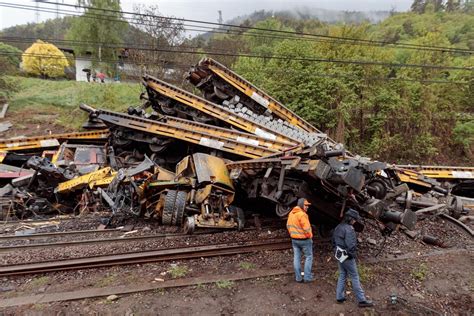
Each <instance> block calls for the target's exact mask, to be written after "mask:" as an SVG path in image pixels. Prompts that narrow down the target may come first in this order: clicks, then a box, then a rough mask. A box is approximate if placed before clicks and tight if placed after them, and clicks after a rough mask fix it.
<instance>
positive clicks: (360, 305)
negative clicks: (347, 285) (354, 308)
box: [359, 301, 374, 307]
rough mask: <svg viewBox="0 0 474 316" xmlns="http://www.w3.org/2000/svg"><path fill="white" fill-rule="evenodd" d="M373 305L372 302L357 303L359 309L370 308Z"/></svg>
mask: <svg viewBox="0 0 474 316" xmlns="http://www.w3.org/2000/svg"><path fill="white" fill-rule="evenodd" d="M372 306H374V303H373V302H372V301H362V302H359V307H372Z"/></svg>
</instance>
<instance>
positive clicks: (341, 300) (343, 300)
mask: <svg viewBox="0 0 474 316" xmlns="http://www.w3.org/2000/svg"><path fill="white" fill-rule="evenodd" d="M345 301H346V299H345V298H341V299H340V300H336V302H337V304H343V303H344V302H345Z"/></svg>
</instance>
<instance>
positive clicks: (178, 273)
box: [168, 265, 189, 279]
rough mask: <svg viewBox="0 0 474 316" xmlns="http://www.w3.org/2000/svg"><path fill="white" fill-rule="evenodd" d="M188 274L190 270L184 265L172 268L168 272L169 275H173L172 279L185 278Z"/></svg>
mask: <svg viewBox="0 0 474 316" xmlns="http://www.w3.org/2000/svg"><path fill="white" fill-rule="evenodd" d="M188 272H189V269H188V267H187V266H185V265H182V266H179V265H175V266H172V267H171V268H170V269H169V270H168V273H169V274H171V277H172V278H173V279H176V278H181V277H184V276H185V275H186V274H188Z"/></svg>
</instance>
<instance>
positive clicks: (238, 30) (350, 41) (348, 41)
mask: <svg viewBox="0 0 474 316" xmlns="http://www.w3.org/2000/svg"><path fill="white" fill-rule="evenodd" d="M43 3H48V4H53V3H52V2H43ZM0 4H1V5H9V6H12V7H15V8H19V9H27V8H30V9H31V10H33V9H34V10H36V8H33V7H32V6H26V5H17V4H9V3H4V2H0ZM54 4H56V3H54ZM60 5H64V6H67V7H74V8H77V7H79V8H83V9H90V10H94V11H101V12H113V13H119V14H128V15H132V16H145V17H154V18H158V19H163V20H166V21H176V22H175V24H178V23H179V24H182V25H183V26H186V25H189V24H184V22H191V23H200V24H204V25H214V26H220V24H218V23H213V22H206V21H198V20H189V19H178V18H171V17H164V16H156V15H148V14H141V13H134V12H126V11H119V10H110V9H102V8H94V7H87V6H75V5H68V4H60ZM43 9H45V10H50V11H49V12H51V13H52V12H53V11H52V10H53V9H51V8H44V7H43ZM61 10H63V9H61ZM46 12H48V11H46ZM54 12H56V10H55V11H54ZM62 12H66V10H63V11H62ZM67 12H73V13H77V11H67ZM64 14H69V13H64ZM72 15H74V16H78V15H77V14H72ZM87 15H91V16H87ZM87 15H82V16H83V17H86V18H93V17H100V18H101V19H105V18H111V17H112V16H111V15H100V14H96V13H87ZM127 19H136V18H124V20H115V21H117V22H127V21H128V23H131V24H143V23H136V22H133V21H130V20H127ZM158 23H159V22H158ZM146 25H149V24H146ZM223 25H224V26H227V27H231V28H232V29H231V30H229V29H227V30H220V29H218V30H216V29H215V28H210V27H205V26H202V25H191V26H192V27H199V28H200V29H189V28H186V29H187V30H189V31H200V32H216V33H225V34H227V33H231V34H236V35H243V36H258V37H270V38H280V39H293V40H294V39H296V38H297V39H300V40H315V41H322V42H329V43H334V44H345V45H370V46H378V47H383V48H401V49H416V50H428V51H439V52H447V53H460V54H472V53H474V51H473V50H467V49H459V48H452V47H440V46H427V45H419V44H409V43H390V42H384V41H375V40H366V39H358V38H349V37H338V36H329V35H319V34H310V33H299V32H292V31H282V30H271V29H263V28H256V27H248V26H238V25H231V24H223ZM164 27H165V28H170V27H173V26H164ZM203 28H205V29H211V30H204V29H203ZM247 30H259V31H263V32H265V35H263V34H251V33H248V32H245V33H242V32H243V31H247ZM233 32H235V33H233ZM272 33H278V34H285V36H275V35H269V34H272ZM288 35H292V37H288ZM295 36H296V38H295Z"/></svg>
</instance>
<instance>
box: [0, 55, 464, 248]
mask: <svg viewBox="0 0 474 316" xmlns="http://www.w3.org/2000/svg"><path fill="white" fill-rule="evenodd" d="M213 69H220V72H219V71H218V72H216V71H215V70H213ZM219 73H220V74H222V73H224V74H226V76H228V77H229V78H234V79H236V80H237V79H238V81H239V82H240V83H241V84H242V85H244V86H246V87H247V88H248V91H252V93H251V94H246V93H242V92H241V90H239V88H237V87H236V86H234V85H233V84H227V83H226V81H225V80H224V79H223V78H222V77H221V75H219ZM188 80H189V81H190V82H191V83H192V84H193V85H196V87H197V88H199V89H201V90H202V91H203V94H204V99H203V98H200V97H197V96H195V95H193V94H191V93H189V92H187V91H185V90H183V89H179V88H177V87H174V86H172V85H170V84H168V83H166V82H164V81H161V80H159V79H157V78H154V77H152V76H149V75H145V76H144V78H143V85H144V87H145V89H146V93H147V96H146V97H144V98H143V99H144V100H145V101H144V103H143V104H142V105H141V106H139V107H136V108H134V107H131V108H129V109H128V111H127V113H118V112H113V111H107V110H101V109H95V108H93V107H91V106H88V105H84V104H82V105H81V106H80V108H81V109H82V110H84V111H86V112H88V113H89V124H87V125H88V127H93V128H103V129H104V130H100V131H90V132H81V133H71V134H58V135H45V136H38V137H29V138H25V139H21V140H4V141H3V142H2V141H0V148H2V149H3V150H4V151H5V152H6V156H5V157H4V163H5V164H10V165H12V166H15V167H18V166H23V165H24V166H26V167H28V168H30V169H31V171H30V174H28V175H22V174H18V177H17V178H16V179H14V180H13V181H12V184H11V186H8V187H4V189H3V190H2V192H1V193H2V194H1V196H2V204H1V206H2V208H1V209H2V212H1V213H0V215H1V217H2V218H6V215H8V216H10V215H11V214H10V213H11V212H13V213H14V214H13V215H14V216H16V217H17V218H27V217H34V216H42V215H47V214H53V213H58V212H62V213H63V212H64V213H65V212H76V213H79V214H85V213H88V212H97V211H102V210H108V211H110V216H109V217H108V218H103V220H102V222H101V225H100V226H99V228H98V229H105V228H107V227H108V226H111V225H114V221H115V223H116V222H117V221H118V218H120V217H124V216H128V217H145V218H155V219H157V220H158V221H160V222H161V223H162V224H163V225H169V226H178V227H183V229H184V231H185V232H187V233H193V232H194V230H195V229H196V228H199V227H203V228H219V229H238V230H241V229H243V228H244V226H245V215H246V214H245V211H248V212H253V211H254V208H261V211H262V213H261V214H266V212H274V213H276V215H278V216H280V217H285V216H286V215H287V214H288V212H289V210H290V209H291V207H292V206H293V205H294V204H295V202H296V200H297V199H298V198H299V197H305V198H307V199H308V200H309V201H310V202H312V205H313V206H312V207H314V208H316V209H317V211H318V213H319V214H320V215H321V218H317V220H318V221H319V220H323V219H324V220H325V221H327V222H326V223H324V224H327V225H329V226H331V225H334V223H335V222H338V221H339V220H340V218H341V215H342V214H343V211H344V209H345V208H347V207H352V208H355V209H357V210H358V211H359V212H360V213H361V214H362V215H363V216H365V217H367V218H371V219H374V220H375V221H377V225H378V226H379V228H380V231H381V232H382V234H384V235H389V234H390V233H391V232H393V231H396V230H397V229H398V228H399V227H400V226H404V227H406V228H407V229H408V230H405V233H406V234H409V235H410V234H411V235H412V236H413V237H411V238H416V236H417V235H418V234H417V233H416V234H415V233H414V232H411V230H413V229H414V227H415V224H416V222H417V217H418V216H420V217H425V216H430V215H431V214H432V213H435V214H441V215H442V216H444V215H445V216H449V217H450V218H452V219H454V220H455V218H458V217H460V216H461V215H465V214H467V213H468V211H467V209H466V207H465V203H464V202H463V200H462V199H461V198H459V197H458V196H455V195H452V194H450V192H449V189H446V188H444V187H442V186H441V184H440V183H439V182H437V181H435V180H434V179H430V178H427V177H425V176H424V175H422V174H420V173H418V172H417V171H414V170H410V169H409V168H408V167H407V168H405V169H404V168H401V167H397V166H391V165H388V164H386V163H383V162H379V161H375V160H372V159H369V158H366V157H361V156H358V155H355V154H353V153H350V152H348V151H346V150H345V149H344V146H343V145H342V144H339V143H337V142H335V141H334V140H332V139H331V138H329V137H328V136H327V135H326V134H325V133H322V132H321V131H319V130H318V129H317V128H315V127H314V126H312V125H311V124H309V123H308V122H306V121H305V120H303V119H302V118H300V117H299V116H297V115H296V114H295V113H293V112H292V111H290V110H289V109H288V108H286V107H285V106H284V105H283V104H281V103H279V102H278V101H276V100H274V99H273V98H271V96H269V95H267V94H266V93H265V92H264V91H261V90H259V89H258V88H256V87H255V86H253V85H252V84H251V83H249V82H247V81H246V80H245V79H243V78H241V77H240V76H238V75H237V74H235V73H233V72H232V71H230V69H228V68H226V67H225V66H223V65H221V64H219V63H217V62H216V61H213V60H212V59H209V58H206V59H203V60H202V61H201V62H200V63H199V64H198V65H196V67H193V68H192V69H191V70H190V72H189V74H188ZM4 124H5V123H4ZM10 126H11V125H10ZM18 152H21V155H19V154H17V153H18ZM38 153H41V154H40V155H38ZM412 184H413V185H415V187H416V188H417V190H419V192H415V191H413V189H410V187H409V185H412ZM420 188H421V189H420ZM262 201H263V203H262ZM258 203H260V204H258ZM262 205H265V206H264V207H262ZM319 214H318V215H317V216H319ZM451 216H452V217H451ZM254 221H255V225H256V226H257V227H259V226H260V224H259V219H258V217H257V216H255V217H254ZM455 221H457V220H455ZM461 224H462V223H461ZM356 228H357V229H358V230H362V229H364V225H363V224H359V225H357V227H356ZM132 229H133V227H129V228H127V229H124V230H125V231H127V232H126V233H124V236H126V235H129V234H134V233H137V232H138V230H132ZM143 231H146V230H145V229H143ZM471 235H472V231H471ZM367 243H369V244H371V245H376V244H377V241H376V240H375V239H373V238H368V239H367Z"/></svg>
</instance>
